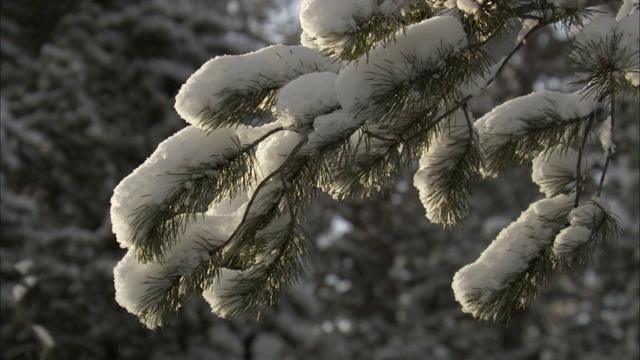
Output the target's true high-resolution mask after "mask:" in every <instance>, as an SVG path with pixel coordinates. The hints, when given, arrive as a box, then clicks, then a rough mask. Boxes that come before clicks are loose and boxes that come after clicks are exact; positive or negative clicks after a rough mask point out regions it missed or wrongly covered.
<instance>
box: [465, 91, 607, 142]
mask: <svg viewBox="0 0 640 360" xmlns="http://www.w3.org/2000/svg"><path fill="white" fill-rule="evenodd" d="M597 106H598V104H597V101H596V100H595V99H594V98H593V97H589V96H585V94H583V93H579V92H578V93H573V94H564V93H559V92H555V91H550V90H543V91H538V92H534V93H531V94H529V95H525V96H521V97H518V98H515V99H512V100H509V101H507V102H505V103H503V104H502V105H500V106H497V107H495V108H494V109H493V110H491V111H490V112H489V113H487V114H485V115H484V116H483V117H481V118H480V119H478V120H477V121H476V122H475V124H474V125H475V127H476V129H477V130H478V134H479V135H480V143H481V144H482V146H483V149H484V150H490V149H493V148H497V147H499V146H501V145H503V144H504V143H506V142H508V141H510V140H511V138H512V137H513V136H521V135H524V134H525V132H526V126H527V121H528V120H530V119H533V118H536V117H541V116H544V115H545V113H546V112H552V113H554V114H556V115H558V116H560V118H562V119H563V120H570V119H573V118H576V117H585V116H588V115H589V114H590V113H592V112H593V111H595V109H596V108H597Z"/></svg>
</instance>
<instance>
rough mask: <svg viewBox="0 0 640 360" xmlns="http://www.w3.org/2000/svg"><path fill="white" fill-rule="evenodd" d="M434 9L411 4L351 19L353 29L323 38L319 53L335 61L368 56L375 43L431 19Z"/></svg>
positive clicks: (423, 2) (389, 38)
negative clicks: (388, 11)
mask: <svg viewBox="0 0 640 360" xmlns="http://www.w3.org/2000/svg"><path fill="white" fill-rule="evenodd" d="M437 10H438V9H437V8H434V7H433V6H432V5H430V4H428V3H427V2H426V1H412V3H411V4H410V5H409V6H408V7H401V8H400V9H399V10H398V11H397V12H396V13H395V14H381V13H377V14H374V15H373V16H372V17H371V18H368V19H366V18H354V21H355V23H356V26H355V29H354V30H352V31H350V32H348V33H329V34H326V35H323V36H322V42H323V43H326V44H327V45H326V46H322V47H321V49H320V50H321V51H323V52H324V53H326V54H327V55H328V56H329V57H331V58H333V59H334V60H336V61H354V60H358V59H360V58H361V57H363V56H368V54H369V52H370V51H371V49H372V48H373V47H375V46H377V45H378V44H383V46H386V44H388V43H390V42H392V41H395V37H396V35H397V34H398V32H404V31H405V30H406V28H407V27H408V26H409V25H411V24H415V23H418V22H420V21H422V20H426V19H429V18H431V17H433V16H434V15H435V14H436V11H437ZM311 40H318V39H317V38H312V39H311Z"/></svg>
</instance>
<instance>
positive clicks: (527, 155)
mask: <svg viewBox="0 0 640 360" xmlns="http://www.w3.org/2000/svg"><path fill="white" fill-rule="evenodd" d="M592 116H593V114H590V115H588V116H585V117H580V116H576V117H573V118H570V119H567V118H564V117H562V116H560V115H558V114H557V113H556V112H555V111H553V110H552V109H544V110H542V111H541V114H540V115H537V116H533V117H530V118H526V119H518V120H519V121H522V122H523V123H524V124H523V126H522V128H521V129H520V130H519V131H518V132H517V133H515V134H500V133H491V135H490V136H491V137H502V138H504V139H503V140H504V141H500V142H499V144H497V145H487V144H490V142H492V141H493V139H491V138H490V137H488V136H487V137H481V139H480V140H481V145H483V147H484V150H485V166H486V170H487V172H488V173H490V174H502V173H504V172H506V171H507V170H509V169H511V168H512V167H514V166H516V165H523V164H525V163H527V162H528V161H530V160H531V159H532V158H534V157H535V156H537V155H538V154H540V153H543V152H545V151H548V149H551V148H553V147H554V146H555V145H557V144H564V145H565V146H567V147H574V148H578V147H579V142H580V141H581V140H582V138H583V137H582V136H581V135H582V133H583V132H584V128H585V126H586V124H587V123H588V122H589V119H590V118H591V117H592Z"/></svg>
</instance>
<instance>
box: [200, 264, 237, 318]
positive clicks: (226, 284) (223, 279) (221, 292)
mask: <svg viewBox="0 0 640 360" xmlns="http://www.w3.org/2000/svg"><path fill="white" fill-rule="evenodd" d="M241 275H242V271H240V270H231V269H227V268H221V269H220V277H217V278H216V280H215V281H214V282H213V283H212V285H211V286H210V287H209V288H207V289H203V291H202V296H203V297H204V299H205V300H206V301H207V303H208V304H209V306H210V307H211V310H212V311H213V312H214V313H215V314H216V315H218V316H220V317H221V318H226V317H227V315H228V314H229V313H230V312H232V311H233V310H234V307H233V303H230V304H227V302H226V301H225V296H226V295H227V294H228V293H229V290H231V289H232V288H233V287H234V285H235V284H234V283H235V280H237V279H238V277H239V276H241Z"/></svg>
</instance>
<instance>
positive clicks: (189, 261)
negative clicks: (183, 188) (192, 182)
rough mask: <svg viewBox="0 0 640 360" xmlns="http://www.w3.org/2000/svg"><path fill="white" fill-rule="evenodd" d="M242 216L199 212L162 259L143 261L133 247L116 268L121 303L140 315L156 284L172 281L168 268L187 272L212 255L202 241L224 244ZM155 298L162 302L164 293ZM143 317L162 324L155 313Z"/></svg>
mask: <svg viewBox="0 0 640 360" xmlns="http://www.w3.org/2000/svg"><path fill="white" fill-rule="evenodd" d="M182 216H186V215H182ZM238 220H239V219H237V217H233V216H214V215H210V214H200V215H198V216H196V218H195V220H194V221H192V222H188V223H186V224H187V225H185V229H184V233H182V234H181V235H180V237H179V239H178V241H177V242H176V244H175V245H174V246H173V247H172V248H171V249H170V250H169V251H168V252H167V253H166V254H165V257H164V258H163V261H162V262H148V263H145V264H142V263H139V262H138V260H136V257H135V249H133V248H132V249H129V251H128V252H127V254H126V255H125V256H124V258H122V260H120V262H119V263H118V264H117V265H116V267H115V268H114V269H113V274H114V285H115V290H116V301H117V302H118V304H120V306H122V307H123V308H125V309H127V311H129V312H131V313H132V314H136V315H138V314H139V313H140V312H141V311H142V310H143V306H144V303H143V300H144V299H145V296H146V295H147V294H149V291H150V290H151V289H152V288H153V287H154V286H158V285H160V284H159V283H158V281H164V282H165V284H167V285H168V284H169V281H170V279H167V278H165V276H163V273H164V272H165V271H166V270H167V269H173V270H174V271H175V272H176V273H177V274H178V275H180V276H187V275H188V274H189V273H190V272H191V271H192V270H193V269H194V268H195V267H196V266H197V265H198V264H199V263H201V262H203V261H205V260H206V259H207V257H208V254H207V252H206V251H205V250H204V249H203V248H202V245H201V244H202V243H203V242H207V243H208V244H209V245H211V246H216V245H220V244H221V243H222V242H223V241H225V240H227V238H228V237H229V236H230V234H231V233H232V231H233V230H234V228H235V226H236V225H237V221H238ZM158 279H163V280H158ZM153 301H156V302H157V303H160V302H161V301H162V297H160V298H157V299H153ZM153 301H152V302H153ZM141 320H143V321H144V325H145V326H147V327H149V328H150V329H153V328H156V327H157V326H161V325H162V323H161V322H160V319H158V318H155V317H153V318H147V319H141Z"/></svg>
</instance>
